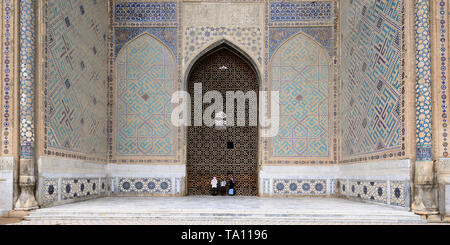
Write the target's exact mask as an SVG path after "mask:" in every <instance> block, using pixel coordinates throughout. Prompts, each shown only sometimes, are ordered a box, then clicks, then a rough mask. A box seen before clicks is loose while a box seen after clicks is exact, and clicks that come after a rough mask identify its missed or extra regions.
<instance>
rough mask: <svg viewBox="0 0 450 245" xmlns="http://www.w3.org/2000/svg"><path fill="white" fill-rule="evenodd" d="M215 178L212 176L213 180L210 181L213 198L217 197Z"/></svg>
mask: <svg viewBox="0 0 450 245" xmlns="http://www.w3.org/2000/svg"><path fill="white" fill-rule="evenodd" d="M217 184H218V181H217V178H216V177H215V176H214V178H213V179H212V180H211V192H212V195H213V196H216V195H217Z"/></svg>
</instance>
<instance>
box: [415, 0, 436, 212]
mask: <svg viewBox="0 0 450 245" xmlns="http://www.w3.org/2000/svg"><path fill="white" fill-rule="evenodd" d="M415 8H416V9H415V11H416V22H415V27H416V106H417V107H416V133H417V135H416V138H417V157H416V164H415V176H414V187H415V189H414V202H413V205H412V209H413V211H414V212H416V213H419V214H435V213H437V206H436V194H437V192H436V186H435V180H434V162H433V148H432V97H431V96H432V84H431V47H430V44H431V43H430V40H431V35H430V31H431V26H430V24H431V21H430V20H431V19H430V0H416V2H415Z"/></svg>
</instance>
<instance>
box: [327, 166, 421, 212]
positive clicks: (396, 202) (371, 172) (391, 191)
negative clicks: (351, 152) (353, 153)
mask: <svg viewBox="0 0 450 245" xmlns="http://www.w3.org/2000/svg"><path fill="white" fill-rule="evenodd" d="M411 173H412V172H411V162H410V160H398V161H382V162H369V163H359V164H344V165H340V166H339V174H338V176H337V179H336V194H337V195H338V196H340V197H343V198H348V199H352V200H358V201H365V202H374V203H379V204H384V205H390V206H395V207H402V208H406V209H409V208H410V204H411V191H410V190H411V184H410V180H411V176H412V174H411Z"/></svg>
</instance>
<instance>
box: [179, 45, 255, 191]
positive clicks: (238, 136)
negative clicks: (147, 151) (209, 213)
mask: <svg viewBox="0 0 450 245" xmlns="http://www.w3.org/2000/svg"><path fill="white" fill-rule="evenodd" d="M196 83H201V84H202V94H203V95H205V93H207V92H208V91H218V92H220V93H221V94H222V95H223V97H224V101H223V104H224V107H223V108H224V110H225V109H226V98H225V95H226V92H227V91H243V92H244V93H247V92H248V91H254V92H256V94H258V90H259V81H258V76H257V73H256V71H255V69H254V67H253V66H252V64H251V63H250V62H249V61H248V60H247V59H246V58H245V57H243V56H242V55H241V54H240V53H239V52H237V51H236V50H235V49H234V48H232V47H231V46H229V45H227V44H222V45H220V46H218V47H216V48H214V49H213V50H211V51H209V52H207V53H206V54H205V55H203V56H202V57H201V58H200V59H198V60H197V62H195V63H194V65H193V66H192V69H191V72H190V73H189V75H188V78H187V86H188V87H187V89H188V92H189V94H190V95H191V96H194V84H196ZM191 103H192V105H191V115H192V118H193V117H194V115H195V113H194V109H195V106H194V99H192V102H191ZM208 106H209V104H203V108H202V109H203V111H204V110H205V109H206V108H207V107H208ZM248 109H249V101H248V100H247V101H246V126H243V127H239V126H227V127H208V126H205V125H204V124H203V126H197V127H196V126H194V119H192V124H191V125H192V126H190V127H188V130H187V176H188V177H187V191H188V195H209V194H210V188H211V185H210V182H211V179H212V178H213V177H214V176H216V177H218V180H219V182H220V181H221V180H227V181H228V180H229V177H230V176H232V177H233V178H234V180H235V182H236V194H237V195H246V196H255V195H257V194H258V191H257V190H258V188H257V186H258V127H257V126H249V123H248V122H249V120H248V116H249V113H248ZM234 110H235V118H236V114H237V113H236V107H235V109H234ZM219 114H221V115H220V117H226V115H223V113H219ZM235 121H236V120H235Z"/></svg>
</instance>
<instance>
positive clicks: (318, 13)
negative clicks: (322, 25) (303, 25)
mask: <svg viewBox="0 0 450 245" xmlns="http://www.w3.org/2000/svg"><path fill="white" fill-rule="evenodd" d="M333 14H334V12H333V2H331V1H330V2H322V1H308V2H288V1H286V2H271V3H270V22H311V21H313V22H317V21H330V22H331V21H333V17H334V16H333Z"/></svg>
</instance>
